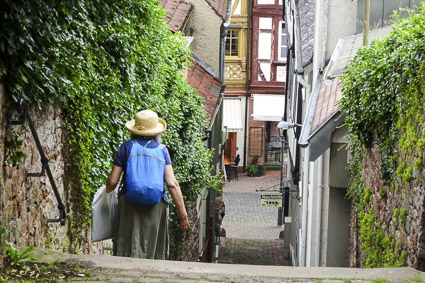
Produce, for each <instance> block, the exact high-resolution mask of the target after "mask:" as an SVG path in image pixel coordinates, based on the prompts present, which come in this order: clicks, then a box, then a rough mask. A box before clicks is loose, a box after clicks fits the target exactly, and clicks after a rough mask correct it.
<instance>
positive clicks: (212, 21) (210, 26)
mask: <svg viewBox="0 0 425 283" xmlns="http://www.w3.org/2000/svg"><path fill="white" fill-rule="evenodd" d="M189 2H190V3H191V4H192V5H193V12H192V15H191V18H190V19H189V22H188V24H187V26H186V28H185V34H186V35H190V36H193V37H194V39H193V42H192V44H191V46H190V47H191V49H192V51H193V53H194V54H195V55H196V56H197V57H199V58H200V59H201V60H202V61H203V62H205V63H206V64H208V65H209V66H210V67H211V68H212V69H213V70H214V72H215V73H216V74H219V62H220V60H219V59H220V54H219V50H220V27H221V24H222V22H223V20H222V19H221V18H220V17H219V16H218V15H217V14H216V12H215V11H214V10H213V9H212V8H211V6H210V5H208V3H207V1H205V0H190V1H189Z"/></svg>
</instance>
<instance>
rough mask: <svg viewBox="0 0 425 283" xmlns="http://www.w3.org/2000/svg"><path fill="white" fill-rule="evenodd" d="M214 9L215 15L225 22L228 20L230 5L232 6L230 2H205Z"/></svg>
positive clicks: (214, 0)
mask: <svg viewBox="0 0 425 283" xmlns="http://www.w3.org/2000/svg"><path fill="white" fill-rule="evenodd" d="M205 1H207V3H208V4H209V5H210V6H211V8H213V10H214V11H215V13H216V14H217V15H218V16H219V17H220V18H221V19H222V20H223V21H224V20H226V14H227V9H228V5H231V2H232V1H230V0H205Z"/></svg>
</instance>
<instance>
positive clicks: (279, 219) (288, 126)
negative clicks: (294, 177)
mask: <svg viewBox="0 0 425 283" xmlns="http://www.w3.org/2000/svg"><path fill="white" fill-rule="evenodd" d="M295 127H302V125H300V124H297V123H291V122H286V121H283V120H282V121H280V122H279V124H277V128H278V129H279V136H280V141H281V142H282V147H281V152H280V156H281V157H280V163H281V166H280V187H279V192H281V193H282V206H281V207H279V208H278V211H277V213H278V214H277V225H283V223H284V221H283V212H284V210H283V206H284V205H285V189H284V188H285V186H284V185H285V183H288V180H286V182H285V181H284V180H283V166H285V164H284V163H283V149H284V145H285V142H286V140H285V136H284V134H283V131H286V130H288V129H292V128H295Z"/></svg>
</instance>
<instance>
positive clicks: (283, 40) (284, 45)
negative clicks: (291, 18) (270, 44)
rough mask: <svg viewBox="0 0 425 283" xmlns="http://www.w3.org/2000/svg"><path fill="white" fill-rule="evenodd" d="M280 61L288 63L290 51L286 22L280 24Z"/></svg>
mask: <svg viewBox="0 0 425 283" xmlns="http://www.w3.org/2000/svg"><path fill="white" fill-rule="evenodd" d="M278 44H279V45H278V58H277V60H278V61H285V62H286V52H287V50H288V34H287V33H286V28H285V22H284V21H280V22H279V42H278Z"/></svg>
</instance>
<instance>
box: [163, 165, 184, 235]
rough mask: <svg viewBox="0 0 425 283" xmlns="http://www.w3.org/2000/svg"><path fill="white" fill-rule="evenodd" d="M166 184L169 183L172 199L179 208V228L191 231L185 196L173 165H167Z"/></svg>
mask: <svg viewBox="0 0 425 283" xmlns="http://www.w3.org/2000/svg"><path fill="white" fill-rule="evenodd" d="M165 182H166V183H167V186H168V190H169V191H170V195H171V198H172V199H173V202H174V204H175V205H176V208H177V213H178V214H179V228H180V230H187V229H189V227H190V225H189V221H188V219H187V213H186V208H185V207H184V201H183V195H182V191H181V189H180V185H179V182H178V181H177V179H176V177H175V176H174V171H173V167H172V166H171V164H169V165H165Z"/></svg>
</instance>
